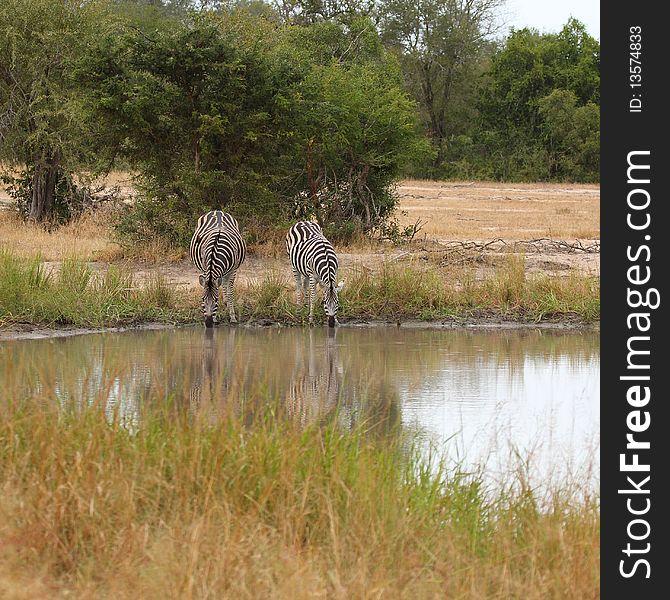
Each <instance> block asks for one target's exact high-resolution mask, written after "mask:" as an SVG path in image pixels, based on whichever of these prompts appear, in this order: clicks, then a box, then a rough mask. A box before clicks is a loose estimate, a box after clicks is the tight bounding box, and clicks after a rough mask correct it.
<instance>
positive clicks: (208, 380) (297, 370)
mask: <svg viewBox="0 0 670 600" xmlns="http://www.w3.org/2000/svg"><path fill="white" fill-rule="evenodd" d="M306 333H307V334H308V335H301V336H299V339H298V343H295V342H296V339H295V337H294V336H291V337H290V339H287V338H286V337H282V336H276V339H273V338H274V337H275V336H273V335H272V332H266V331H259V332H253V333H250V332H245V335H243V336H241V337H242V339H239V338H238V339H237V340H236V337H235V336H236V330H235V329H225V330H224V329H218V330H215V329H205V331H204V333H203V343H202V356H201V360H200V365H199V368H198V367H196V369H195V370H194V371H192V379H191V383H190V389H189V392H188V394H189V396H188V397H189V407H190V412H191V413H192V414H195V413H199V414H200V416H203V417H205V418H206V420H208V421H210V422H213V421H215V420H216V419H218V418H221V417H223V416H224V415H225V414H226V413H227V412H228V411H233V412H234V413H237V414H242V413H243V417H244V418H245V420H253V416H254V415H255V414H257V413H258V414H262V413H263V411H264V410H265V409H267V408H268V407H272V406H273V403H277V402H278V406H277V408H278V409H279V412H278V414H279V415H283V416H285V417H286V418H288V419H289V420H291V421H293V422H296V423H297V424H299V425H300V426H306V425H309V424H311V423H315V422H319V423H321V422H326V421H327V420H329V419H331V418H332V417H333V416H334V414H335V412H336V409H337V407H338V402H339V398H340V392H341V382H342V377H343V368H342V365H341V363H340V361H339V358H338V355H337V345H336V338H335V330H331V331H330V332H329V335H328V336H327V338H326V339H325V340H324V339H323V338H322V336H321V335H318V336H317V335H315V332H314V331H308V332H306ZM259 337H261V338H266V337H267V338H269V339H264V340H263V341H264V343H262V344H259V343H258V342H259V339H258V338H259ZM318 338H321V339H318ZM284 342H288V344H286V345H284ZM268 347H272V348H274V351H272V352H271V354H272V356H271V357H269V356H268V354H266V352H267V350H268Z"/></svg>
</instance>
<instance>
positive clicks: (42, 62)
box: [0, 0, 105, 221]
mask: <svg viewBox="0 0 670 600" xmlns="http://www.w3.org/2000/svg"><path fill="white" fill-rule="evenodd" d="M99 4H100V3H99V2H87V3H84V4H83V5H82V3H81V2H78V1H75V0H65V1H63V0H5V1H3V2H2V3H0V107H1V108H0V111H1V112H0V142H1V143H0V161H3V162H4V163H5V165H11V166H19V167H20V168H23V169H26V170H25V172H24V175H25V176H24V175H22V176H21V177H20V178H19V181H17V182H16V186H17V187H16V190H17V194H18V197H19V198H20V199H21V201H22V202H23V203H24V205H23V206H22V207H21V209H22V210H24V211H26V212H27V213H28V215H29V216H30V217H31V218H33V219H35V220H40V221H41V220H54V217H57V218H61V219H62V218H63V217H65V216H67V212H68V211H64V210H63V207H64V206H65V205H66V204H68V203H75V204H76V203H77V190H76V189H75V188H74V187H73V186H72V185H70V184H71V181H72V174H74V173H80V172H81V171H82V170H84V169H86V170H89V171H95V170H97V169H98V168H99V167H100V162H101V158H102V157H104V155H105V151H104V148H100V147H99V146H96V144H95V142H94V140H95V133H96V127H95V125H94V124H93V123H91V122H89V121H88V119H87V115H86V111H85V108H84V102H83V100H84V99H83V96H82V90H81V89H80V88H79V86H78V85H77V83H76V81H75V79H74V77H73V75H74V72H75V71H76V65H77V61H78V60H79V59H80V58H81V56H82V55H83V54H85V53H86V51H87V48H88V46H87V43H88V42H89V41H90V40H91V38H92V37H93V36H94V35H95V30H96V27H97V25H96V23H97V21H98V18H99V17H100V16H101V15H102V12H101V10H100V9H99ZM28 179H32V181H30V182H29V181H28ZM64 182H67V185H66V186H65V187H69V188H70V190H71V192H72V193H71V194H70V195H71V198H70V199H68V198H64V197H63V193H64V191H65V187H64V185H63V183H64ZM28 192H29V195H28Z"/></svg>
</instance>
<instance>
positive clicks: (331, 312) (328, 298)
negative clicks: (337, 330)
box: [323, 281, 344, 327]
mask: <svg viewBox="0 0 670 600" xmlns="http://www.w3.org/2000/svg"><path fill="white" fill-rule="evenodd" d="M343 287H344V281H340V283H338V284H337V286H334V285H332V284H331V285H330V286H328V287H326V289H325V291H324V293H323V310H324V311H325V312H326V316H327V317H328V327H335V317H336V316H337V309H338V308H339V307H340V301H339V299H338V297H337V295H338V294H339V292H340V290H341V289H342V288H343Z"/></svg>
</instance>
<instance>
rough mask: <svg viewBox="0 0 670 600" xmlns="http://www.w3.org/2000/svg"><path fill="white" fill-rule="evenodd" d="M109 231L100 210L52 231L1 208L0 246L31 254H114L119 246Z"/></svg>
mask: <svg viewBox="0 0 670 600" xmlns="http://www.w3.org/2000/svg"><path fill="white" fill-rule="evenodd" d="M110 234H111V232H110V229H109V226H108V225H107V223H106V216H105V215H104V214H102V213H99V214H97V215H86V216H84V217H82V218H80V219H77V220H76V221H74V222H73V223H70V224H69V225H65V226H63V227H59V228H57V229H55V230H53V231H52V232H49V231H48V230H47V229H45V228H44V227H42V226H41V225H36V224H34V223H25V222H23V221H22V220H21V219H20V218H19V216H18V215H17V214H16V213H15V212H13V211H7V210H0V250H7V251H10V252H12V253H13V254H15V255H17V256H21V257H24V258H30V257H32V256H35V255H37V254H39V255H41V256H42V257H43V258H44V260H50V261H52V260H62V259H63V258H64V257H67V256H80V257H82V258H83V259H86V260H98V259H105V258H107V257H109V256H112V257H113V256H115V254H116V253H118V251H119V249H120V247H119V246H118V244H116V243H114V242H112V241H111V235H110Z"/></svg>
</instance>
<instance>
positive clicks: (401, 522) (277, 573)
mask: <svg viewBox="0 0 670 600" xmlns="http://www.w3.org/2000/svg"><path fill="white" fill-rule="evenodd" d="M15 398H18V397H15ZM19 400H20V398H18V399H17V400H15V401H13V402H9V403H8V404H7V405H5V406H3V407H2V410H0V489H2V491H3V493H2V494H1V495H0V523H1V525H0V548H2V551H0V593H1V592H2V591H3V590H5V591H7V590H9V591H10V592H11V590H12V589H14V590H19V589H24V588H25V587H26V586H27V585H28V584H31V585H33V586H37V588H38V589H42V592H43V594H42V595H44V596H48V595H49V596H53V597H55V596H60V595H63V596H65V595H68V597H73V596H74V597H109V598H126V597H129V598H130V597H132V598H137V597H143V598H207V597H211V598H229V597H235V598H314V597H329V598H330V597H332V598H367V597H380V598H418V599H421V598H482V599H483V598H524V599H528V600H534V599H538V600H539V599H543V600H544V599H547V598H557V599H558V598H561V599H562V598H595V597H597V596H598V590H599V575H598V572H599V514H598V505H597V499H596V498H595V497H593V496H592V495H589V494H584V493H577V490H576V488H573V487H572V486H571V485H570V484H566V485H565V486H563V487H560V486H559V487H556V488H555V489H553V490H551V491H549V492H546V493H544V494H540V493H538V492H536V491H534V490H533V489H532V488H530V486H529V485H528V483H527V482H526V481H523V480H519V478H518V477H517V476H516V475H515V474H513V473H511V474H509V477H508V481H507V482H506V484H505V485H502V486H501V487H500V488H491V487H489V486H487V484H485V480H484V477H483V474H482V473H481V472H475V473H465V472H463V471H461V470H459V469H458V468H454V469H447V468H445V467H444V465H443V464H441V463H440V462H439V461H432V462H431V461H430V459H428V458H426V455H425V454H423V453H419V452H417V451H413V450H412V448H411V440H409V441H408V440H407V439H403V438H402V436H390V437H385V438H383V439H379V438H378V437H377V436H371V435H369V434H368V431H367V430H366V429H365V427H364V426H362V427H360V428H358V429H356V430H355V431H353V432H351V431H345V430H343V429H341V428H340V427H338V425H337V424H336V423H335V422H334V423H331V424H329V425H326V426H320V427H319V426H312V427H309V428H307V429H304V430H301V429H299V428H297V427H296V426H294V425H290V424H289V423H287V422H284V421H281V420H279V419H277V418H276V415H275V413H274V412H273V411H272V410H270V409H268V410H265V411H258V412H256V414H255V415H254V416H253V417H251V416H250V415H249V414H247V415H242V416H235V415H233V414H230V415H229V416H228V417H227V418H225V419H221V420H219V421H217V422H215V423H211V422H209V421H208V420H207V419H206V418H200V416H199V414H197V413H196V414H194V413H193V412H188V411H183V410H178V409H177V408H176V407H174V406H171V405H170V403H169V402H165V401H164V402H163V405H162V406H164V409H163V410H155V411H154V412H152V413H149V412H145V413H144V414H142V417H141V424H140V426H139V427H138V428H136V429H134V430H132V431H130V430H128V429H126V428H124V427H123V425H122V424H121V423H120V422H119V419H118V418H114V417H110V416H109V415H107V416H105V414H104V412H103V411H102V410H100V407H99V406H97V405H96V404H95V403H94V404H93V406H92V407H89V408H87V409H85V410H83V411H74V410H64V411H62V410H61V411H60V412H57V411H56V409H54V408H49V407H54V406H56V403H55V402H51V401H52V400H54V399H53V398H50V397H49V392H48V391H47V392H46V394H45V397H44V398H43V400H45V401H46V402H41V403H29V402H21V401H19ZM164 400H167V399H164ZM152 404H153V405H154V406H156V405H157V404H156V403H152ZM266 404H267V401H266ZM408 446H409V449H408ZM36 582H37V583H36ZM40 586H42V587H41V588H40ZM36 595H39V594H36Z"/></svg>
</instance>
